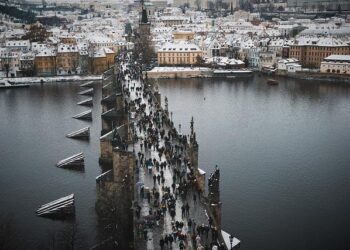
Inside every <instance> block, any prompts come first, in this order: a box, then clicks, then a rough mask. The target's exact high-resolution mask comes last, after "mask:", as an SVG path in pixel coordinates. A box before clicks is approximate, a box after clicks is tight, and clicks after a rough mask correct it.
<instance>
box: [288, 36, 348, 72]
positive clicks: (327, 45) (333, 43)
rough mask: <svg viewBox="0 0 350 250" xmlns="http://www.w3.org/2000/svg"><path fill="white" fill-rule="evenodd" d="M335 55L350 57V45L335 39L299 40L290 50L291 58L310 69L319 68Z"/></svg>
mask: <svg viewBox="0 0 350 250" xmlns="http://www.w3.org/2000/svg"><path fill="white" fill-rule="evenodd" d="M333 54H336V55H349V54H350V45H349V44H347V43H345V42H343V41H341V40H338V39H334V38H321V39H319V38H315V39H307V40H303V41H302V42H298V40H297V41H296V44H294V45H291V46H290V49H289V57H292V58H296V59H298V60H299V61H300V63H301V65H302V66H304V67H309V68H319V67H320V65H321V62H322V61H323V59H324V58H326V57H328V56H330V55H333Z"/></svg>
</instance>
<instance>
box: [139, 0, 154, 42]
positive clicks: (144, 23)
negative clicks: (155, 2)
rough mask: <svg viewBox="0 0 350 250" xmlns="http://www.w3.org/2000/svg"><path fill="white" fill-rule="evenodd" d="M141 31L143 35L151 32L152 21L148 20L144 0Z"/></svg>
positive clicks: (142, 2) (142, 3)
mask: <svg viewBox="0 0 350 250" xmlns="http://www.w3.org/2000/svg"><path fill="white" fill-rule="evenodd" d="M139 33H140V36H141V37H143V36H149V35H150V33H151V23H150V22H149V21H148V16H147V10H146V8H145V4H144V0H141V19H140V23H139Z"/></svg>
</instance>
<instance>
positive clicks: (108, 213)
mask: <svg viewBox="0 0 350 250" xmlns="http://www.w3.org/2000/svg"><path fill="white" fill-rule="evenodd" d="M122 193H123V194H121V193H119V192H118V191H117V190H116V189H115V188H112V190H107V189H106V187H104V188H100V189H99V195H98V199H97V202H96V206H95V207H96V213H97V215H98V217H99V221H100V226H102V228H103V230H101V231H103V232H102V233H103V235H102V236H101V237H103V240H106V239H110V238H112V239H113V242H116V244H117V246H118V247H117V249H129V245H130V243H131V242H132V241H133V233H132V232H133V220H132V211H131V210H130V205H129V203H130V202H131V199H132V196H130V194H129V195H128V194H127V189H124V190H123V191H122ZM121 197H124V198H123V199H121ZM128 199H129V200H128ZM104 249H107V248H104Z"/></svg>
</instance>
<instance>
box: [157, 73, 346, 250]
mask: <svg viewBox="0 0 350 250" xmlns="http://www.w3.org/2000/svg"><path fill="white" fill-rule="evenodd" d="M158 84H159V88H160V91H161V93H162V94H164V95H166V96H167V97H168V99H169V109H170V110H171V111H172V112H173V120H174V122H175V124H179V123H181V130H182V132H184V133H189V130H190V123H189V122H190V120H191V116H194V121H195V130H196V131H197V138H198V142H199V164H200V167H201V168H202V169H204V170H206V171H207V173H208V174H207V176H208V175H209V172H211V171H212V170H213V168H214V166H215V164H218V166H219V167H220V169H221V190H222V192H221V198H222V202H223V210H222V213H223V215H222V225H223V229H224V230H226V231H228V232H230V233H232V234H233V235H235V236H236V237H238V238H239V239H240V240H241V241H242V249H249V250H250V249H350V237H349V235H348V233H349V226H350V215H349V211H350V199H349V195H350V85H348V86H347V85H340V84H336V83H333V84H331V83H318V82H310V81H300V80H298V81H296V80H292V79H281V80H280V84H279V85H278V86H269V85H267V84H266V78H263V77H258V76H256V77H255V78H251V79H243V80H239V79H231V80H213V79H206V80H203V79H185V80H168V79H167V80H159V81H158ZM177 127H178V125H177Z"/></svg>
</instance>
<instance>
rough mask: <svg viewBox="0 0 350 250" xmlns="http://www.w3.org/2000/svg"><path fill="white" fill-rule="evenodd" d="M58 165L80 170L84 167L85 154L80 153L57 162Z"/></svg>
mask: <svg viewBox="0 0 350 250" xmlns="http://www.w3.org/2000/svg"><path fill="white" fill-rule="evenodd" d="M56 167H59V168H70V169H77V170H80V169H81V168H83V167H84V155H83V153H78V154H75V155H72V156H70V157H68V158H65V159H63V160H60V161H59V162H57V163H56Z"/></svg>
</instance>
